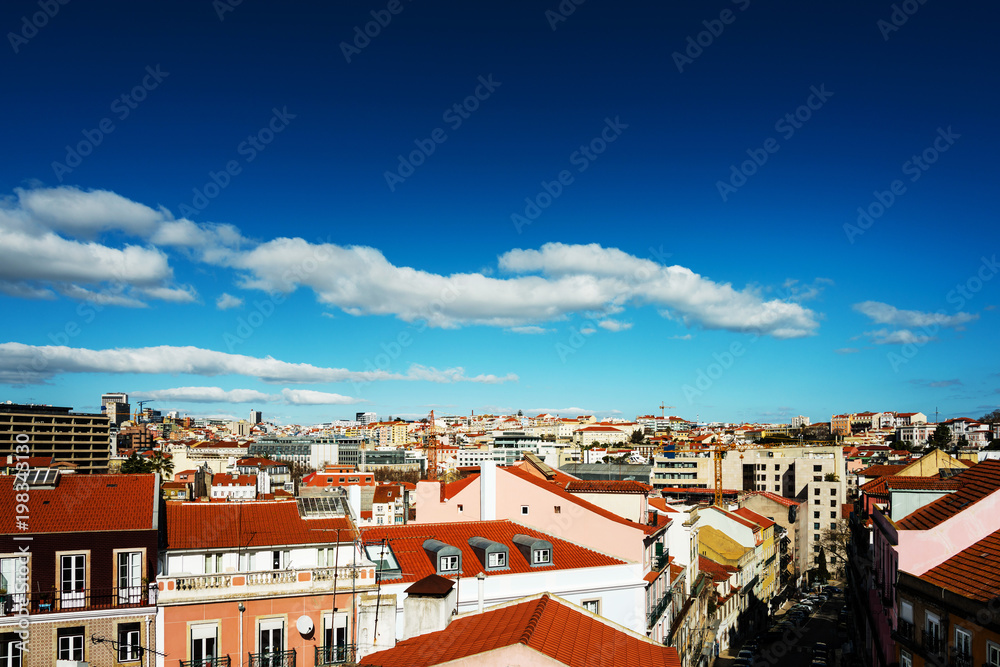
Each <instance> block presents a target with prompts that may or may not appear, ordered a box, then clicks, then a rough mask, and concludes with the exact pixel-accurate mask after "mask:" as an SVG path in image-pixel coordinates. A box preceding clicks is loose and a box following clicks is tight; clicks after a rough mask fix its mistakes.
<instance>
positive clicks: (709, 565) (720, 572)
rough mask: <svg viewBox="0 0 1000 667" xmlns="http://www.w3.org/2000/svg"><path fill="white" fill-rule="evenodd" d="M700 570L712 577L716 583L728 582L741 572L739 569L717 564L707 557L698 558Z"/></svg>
mask: <svg viewBox="0 0 1000 667" xmlns="http://www.w3.org/2000/svg"><path fill="white" fill-rule="evenodd" d="M698 569H699V570H701V571H702V572H707V573H708V574H710V575H712V579H713V580H714V581H728V580H729V577H730V576H731V575H732V574H734V573H735V572H739V569H738V568H735V567H733V566H731V565H725V564H723V563H716V562H715V561H714V560H711V559H709V558H706V557H705V556H698Z"/></svg>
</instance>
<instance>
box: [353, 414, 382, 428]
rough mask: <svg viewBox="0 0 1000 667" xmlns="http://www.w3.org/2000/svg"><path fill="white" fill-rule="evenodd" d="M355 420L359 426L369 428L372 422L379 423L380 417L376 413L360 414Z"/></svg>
mask: <svg viewBox="0 0 1000 667" xmlns="http://www.w3.org/2000/svg"><path fill="white" fill-rule="evenodd" d="M355 418H356V419H357V422H358V425H359V426H368V425H369V424H371V423H372V422H376V421H378V415H376V414H375V413H374V412H359V413H357V416H356V417H355Z"/></svg>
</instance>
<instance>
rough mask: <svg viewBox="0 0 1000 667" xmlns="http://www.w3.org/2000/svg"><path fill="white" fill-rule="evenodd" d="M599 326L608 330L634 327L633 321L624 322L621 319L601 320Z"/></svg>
mask: <svg viewBox="0 0 1000 667" xmlns="http://www.w3.org/2000/svg"><path fill="white" fill-rule="evenodd" d="M597 326H599V327H601V328H602V329H606V330H608V331H626V330H628V329H631V328H632V323H631V322H622V321H621V320H601V321H600V322H598V323H597Z"/></svg>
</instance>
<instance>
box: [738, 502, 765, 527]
mask: <svg viewBox="0 0 1000 667" xmlns="http://www.w3.org/2000/svg"><path fill="white" fill-rule="evenodd" d="M733 514H739V515H740V516H741V517H743V518H744V519H749V520H750V521H753V522H754V523H755V524H757V525H758V526H760V527H761V528H767V527H769V526H773V525H774V521H772V520H771V519H768V518H767V517H766V516H761V515H760V514H757V513H756V512H754V511H753V510H751V509H748V508H746V507H741V508H739V509H737V510H733Z"/></svg>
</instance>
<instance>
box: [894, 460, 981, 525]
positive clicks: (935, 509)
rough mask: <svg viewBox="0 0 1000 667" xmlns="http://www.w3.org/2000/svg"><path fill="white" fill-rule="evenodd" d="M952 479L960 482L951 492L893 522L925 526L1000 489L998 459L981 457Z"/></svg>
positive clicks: (943, 519)
mask: <svg viewBox="0 0 1000 667" xmlns="http://www.w3.org/2000/svg"><path fill="white" fill-rule="evenodd" d="M951 479H953V480H955V481H957V482H958V483H959V484H960V486H959V488H958V490H957V491H955V492H954V493H949V494H948V495H946V496H944V497H942V498H938V499H937V500H935V501H934V502H932V503H929V504H927V505H924V506H923V507H921V508H920V509H918V510H917V511H915V512H913V513H912V514H909V515H907V516H906V517H904V518H902V519H900V520H899V521H897V522H896V527H897V528H900V529H904V530H927V529H929V528H933V527H934V526H936V525H938V524H940V523H943V522H944V521H946V520H948V519H950V518H951V517H953V516H955V515H956V514H958V513H959V512H961V511H963V510H964V509H966V508H968V507H969V506H970V505H973V504H975V503H977V502H979V501H980V500H982V499H983V498H985V497H987V496H989V495H992V494H993V493H995V492H996V491H997V490H998V489H1000V460H996V459H991V460H987V461H983V462H982V463H980V464H978V465H975V466H973V467H971V468H969V469H968V470H966V471H964V472H961V473H959V474H958V475H955V476H954V477H952V478H951Z"/></svg>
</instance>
